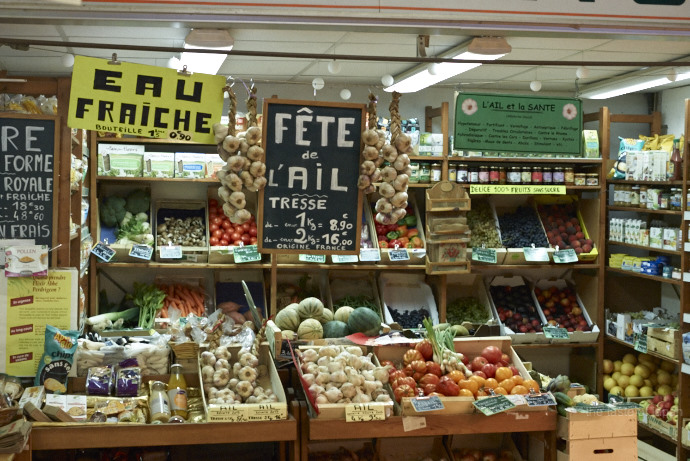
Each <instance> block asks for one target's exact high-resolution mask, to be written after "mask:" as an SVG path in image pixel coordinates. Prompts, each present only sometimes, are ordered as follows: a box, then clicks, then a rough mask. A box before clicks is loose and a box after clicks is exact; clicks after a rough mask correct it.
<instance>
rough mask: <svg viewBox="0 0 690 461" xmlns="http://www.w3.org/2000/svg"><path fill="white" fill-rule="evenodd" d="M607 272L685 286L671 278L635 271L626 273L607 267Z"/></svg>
mask: <svg viewBox="0 0 690 461" xmlns="http://www.w3.org/2000/svg"><path fill="white" fill-rule="evenodd" d="M606 272H611V273H614V274H621V275H628V276H630V277H640V278H643V279H648V280H656V281H657V282H663V283H670V284H673V285H682V284H683V281H682V280H676V279H670V278H666V277H661V276H658V275H645V274H640V273H637V272H633V271H624V270H623V269H618V268H615V267H608V266H607V267H606Z"/></svg>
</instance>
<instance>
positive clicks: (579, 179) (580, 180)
mask: <svg viewBox="0 0 690 461" xmlns="http://www.w3.org/2000/svg"><path fill="white" fill-rule="evenodd" d="M586 183H587V178H586V176H585V174H584V173H575V179H574V181H573V184H574V185H576V186H584V185H585V184H586Z"/></svg>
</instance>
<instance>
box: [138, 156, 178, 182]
mask: <svg viewBox="0 0 690 461" xmlns="http://www.w3.org/2000/svg"><path fill="white" fill-rule="evenodd" d="M143 176H144V177H145V178H174V177H175V153H174V152H144V171H143Z"/></svg>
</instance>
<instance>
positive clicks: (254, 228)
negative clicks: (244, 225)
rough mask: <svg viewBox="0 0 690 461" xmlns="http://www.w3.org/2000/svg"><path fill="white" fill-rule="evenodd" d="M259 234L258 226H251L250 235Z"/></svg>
mask: <svg viewBox="0 0 690 461" xmlns="http://www.w3.org/2000/svg"><path fill="white" fill-rule="evenodd" d="M257 234H258V231H257V229H256V226H252V227H250V228H249V235H250V236H252V237H256V235H257Z"/></svg>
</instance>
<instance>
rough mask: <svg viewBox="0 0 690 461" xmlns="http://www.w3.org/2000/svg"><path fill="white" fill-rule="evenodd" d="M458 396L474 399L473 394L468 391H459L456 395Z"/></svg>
mask: <svg viewBox="0 0 690 461" xmlns="http://www.w3.org/2000/svg"><path fill="white" fill-rule="evenodd" d="M458 396H460V397H472V398H474V394H473V393H472V391H471V390H469V389H460V392H459V393H458Z"/></svg>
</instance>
